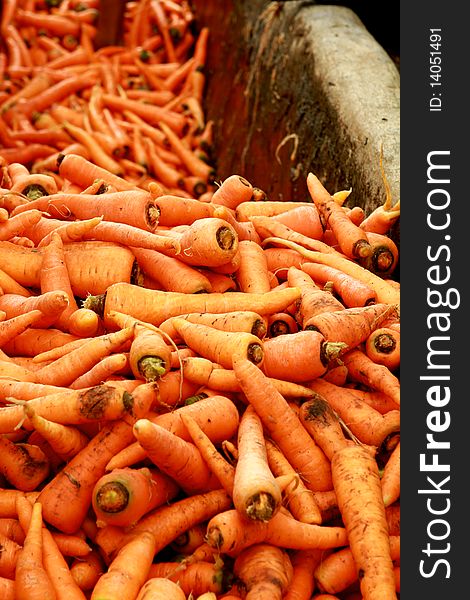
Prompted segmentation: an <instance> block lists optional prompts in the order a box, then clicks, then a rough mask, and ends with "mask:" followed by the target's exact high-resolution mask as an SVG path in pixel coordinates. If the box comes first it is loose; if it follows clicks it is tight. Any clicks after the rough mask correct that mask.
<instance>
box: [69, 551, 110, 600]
mask: <svg viewBox="0 0 470 600" xmlns="http://www.w3.org/2000/svg"><path fill="white" fill-rule="evenodd" d="M104 569H105V564H104V561H103V559H102V558H101V556H100V554H99V553H98V551H97V550H92V551H91V552H90V553H89V554H88V555H87V556H85V557H83V558H76V559H74V560H73V562H72V564H71V565H70V573H71V575H72V577H73V579H74V581H75V583H76V584H77V585H78V587H79V588H80V589H81V590H83V591H85V592H88V591H90V590H92V589H93V588H94V587H95V585H96V582H97V581H98V579H99V578H100V576H101V575H102V574H103V573H104Z"/></svg>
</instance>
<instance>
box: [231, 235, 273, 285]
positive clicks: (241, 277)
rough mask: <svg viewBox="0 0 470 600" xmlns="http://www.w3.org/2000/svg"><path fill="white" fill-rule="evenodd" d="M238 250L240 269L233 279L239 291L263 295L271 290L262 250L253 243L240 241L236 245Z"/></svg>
mask: <svg viewBox="0 0 470 600" xmlns="http://www.w3.org/2000/svg"><path fill="white" fill-rule="evenodd" d="M238 247H239V250H240V267H239V268H238V270H237V272H236V274H235V277H236V280H237V282H238V285H239V288H240V291H242V292H253V293H259V294H263V293H264V292H268V291H269V290H270V289H271V284H270V281H269V276H268V264H267V260H266V256H265V255H264V252H263V249H262V248H261V247H260V246H259V245H258V244H257V243H256V242H253V241H248V240H242V241H240V242H239V244H238Z"/></svg>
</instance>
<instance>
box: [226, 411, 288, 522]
mask: <svg viewBox="0 0 470 600" xmlns="http://www.w3.org/2000/svg"><path fill="white" fill-rule="evenodd" d="M233 503H234V505H235V508H236V509H237V510H238V511H239V512H240V513H241V514H243V515H245V516H247V517H248V518H250V519H254V520H257V521H258V520H259V521H268V520H269V519H271V518H272V516H273V515H275V514H276V512H277V510H278V509H279V507H280V504H281V491H280V489H279V486H278V485H277V483H276V482H275V479H274V476H273V474H272V473H271V471H270V469H269V466H268V459H267V455H266V446H265V441H264V435H263V426H262V423H261V420H260V418H259V417H258V415H257V414H256V412H255V410H254V408H253V407H252V406H248V407H247V408H246V410H245V412H244V413H243V415H242V418H241V419H240V426H239V428H238V460H237V465H236V467H235V478H234V485H233Z"/></svg>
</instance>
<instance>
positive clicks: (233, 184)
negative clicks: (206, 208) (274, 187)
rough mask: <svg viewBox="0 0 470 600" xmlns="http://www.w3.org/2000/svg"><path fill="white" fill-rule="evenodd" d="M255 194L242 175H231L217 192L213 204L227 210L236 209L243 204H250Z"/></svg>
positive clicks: (212, 200)
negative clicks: (224, 207)
mask: <svg viewBox="0 0 470 600" xmlns="http://www.w3.org/2000/svg"><path fill="white" fill-rule="evenodd" d="M252 193H253V186H252V185H251V183H250V182H249V181H248V180H247V179H245V178H244V177H242V176H241V175H230V177H227V178H226V179H224V180H223V181H222V183H221V184H220V186H219V187H218V188H217V189H216V190H215V192H214V194H213V196H212V199H211V202H212V203H213V204H220V205H222V206H226V207H227V208H236V207H237V206H238V205H239V204H241V203H242V202H248V201H249V200H250V199H251V196H252Z"/></svg>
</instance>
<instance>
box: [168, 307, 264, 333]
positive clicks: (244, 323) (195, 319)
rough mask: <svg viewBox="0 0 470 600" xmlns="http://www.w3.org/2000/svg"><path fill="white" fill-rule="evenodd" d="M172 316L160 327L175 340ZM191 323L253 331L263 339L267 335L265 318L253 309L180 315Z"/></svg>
mask: <svg viewBox="0 0 470 600" xmlns="http://www.w3.org/2000/svg"><path fill="white" fill-rule="evenodd" d="M174 318H175V317H170V318H169V319H166V320H165V321H163V323H161V324H160V326H159V328H160V329H161V330H162V331H164V332H165V333H166V334H167V335H169V336H170V337H172V338H173V339H174V340H177V339H178V333H177V331H176V329H175V328H174V327H173V319H174ZM176 318H182V319H185V320H187V321H189V322H190V323H202V324H203V325H210V326H211V327H214V328H215V329H220V330H221V331H226V332H235V331H239V332H246V333H251V334H252V335H254V336H256V337H257V338H259V339H263V338H264V337H265V335H266V321H265V319H264V318H263V317H262V316H261V315H259V314H258V313H255V312H253V311H248V310H245V311H241V310H239V311H231V312H227V313H220V314H218V313H188V314H182V315H179V317H176Z"/></svg>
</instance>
